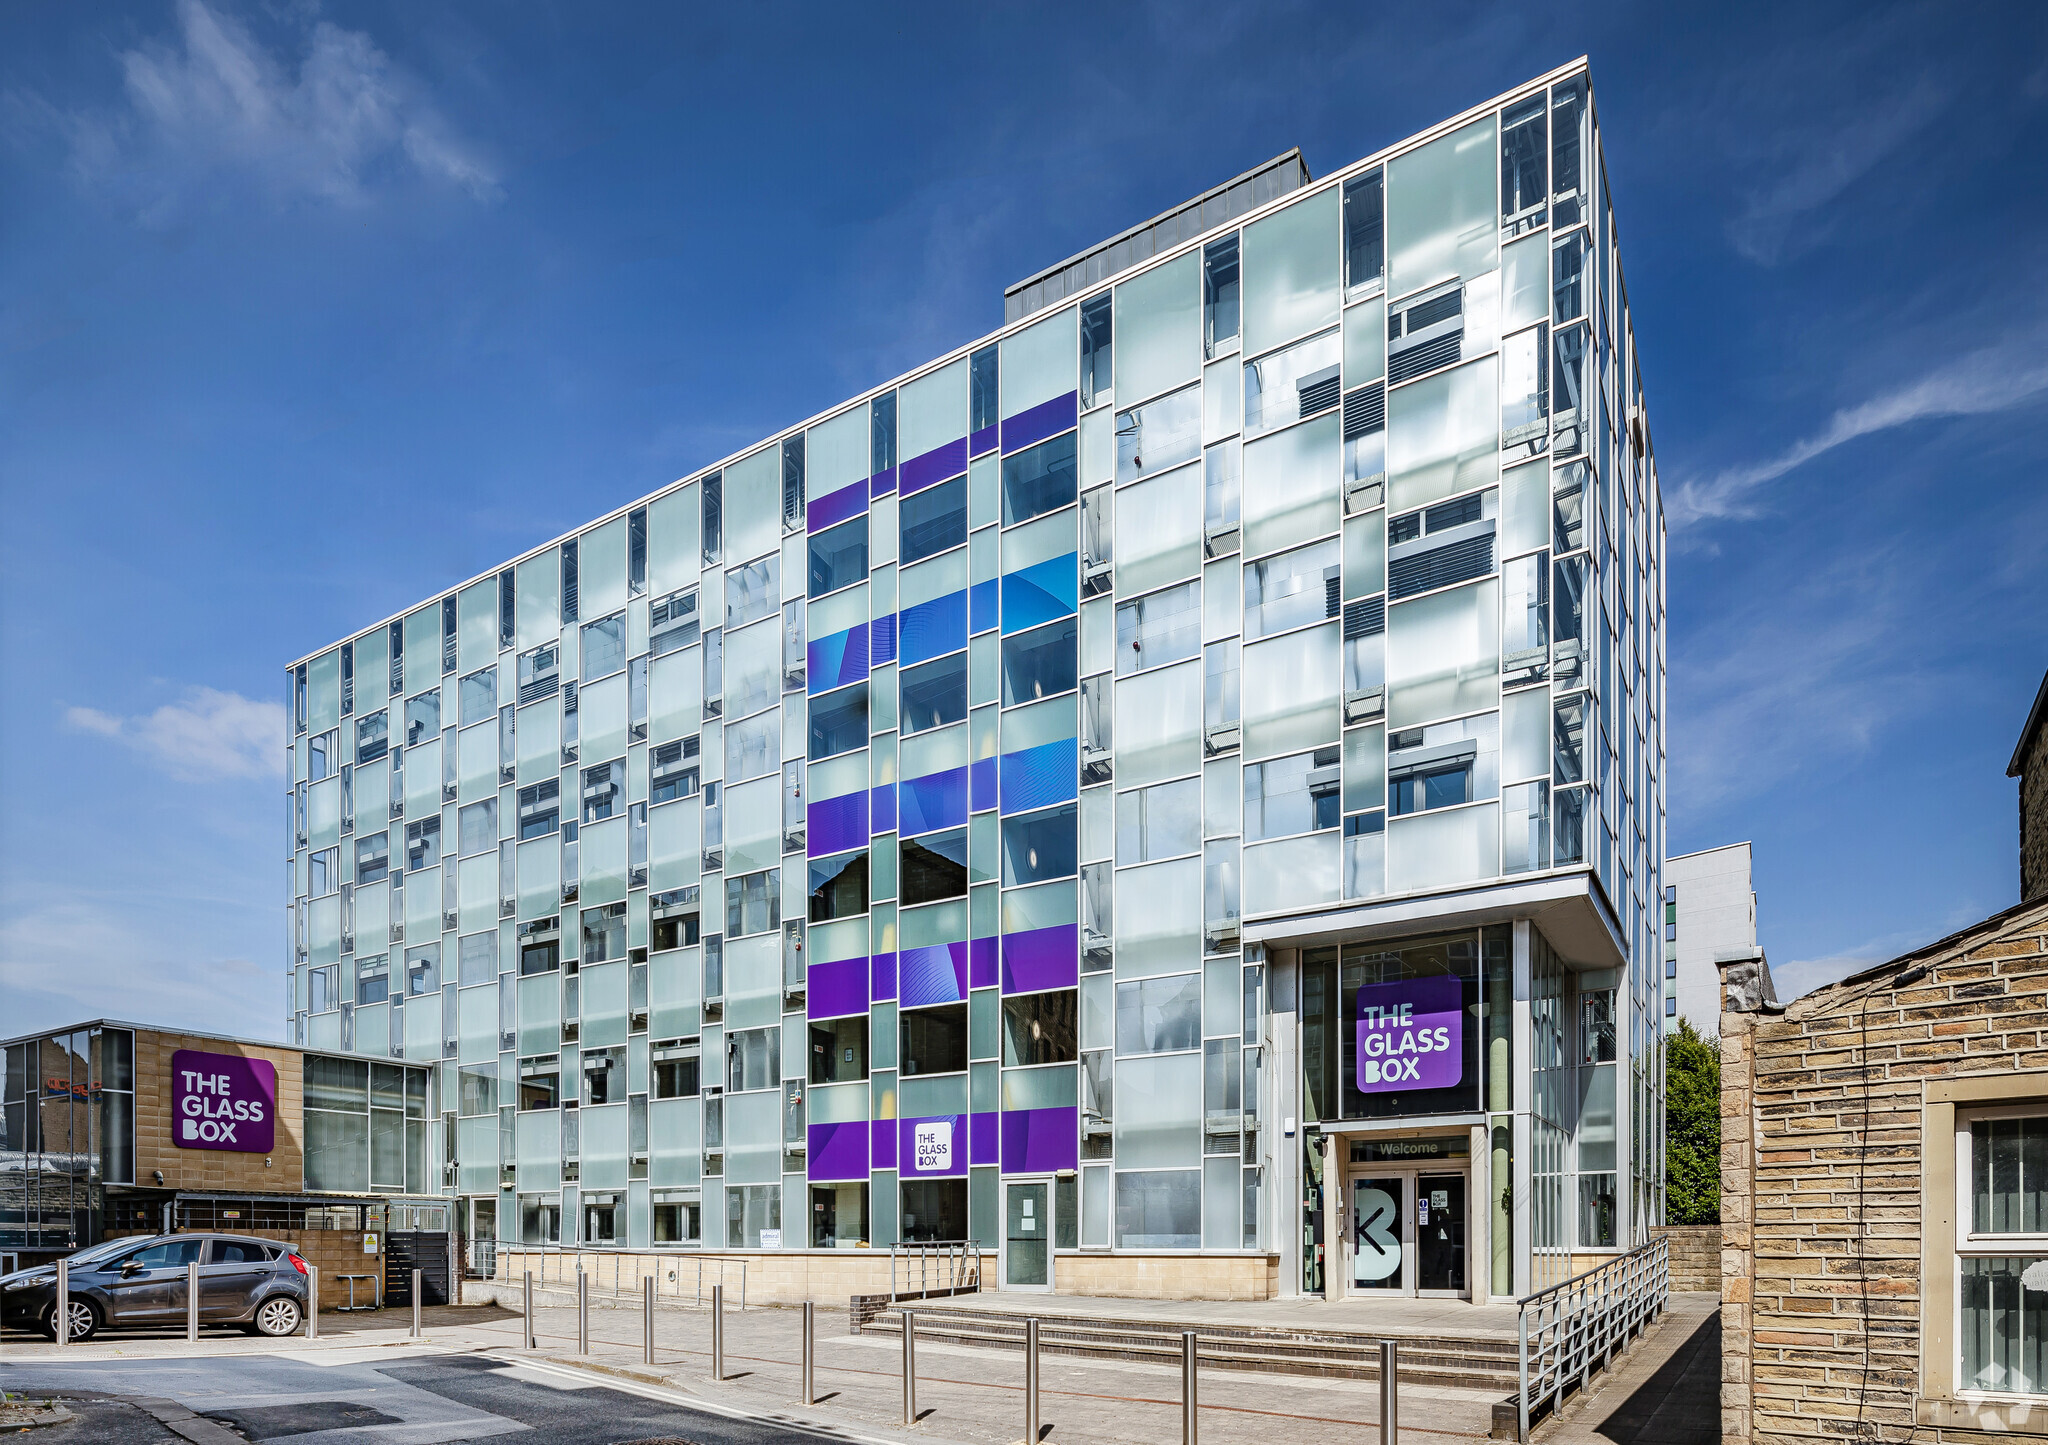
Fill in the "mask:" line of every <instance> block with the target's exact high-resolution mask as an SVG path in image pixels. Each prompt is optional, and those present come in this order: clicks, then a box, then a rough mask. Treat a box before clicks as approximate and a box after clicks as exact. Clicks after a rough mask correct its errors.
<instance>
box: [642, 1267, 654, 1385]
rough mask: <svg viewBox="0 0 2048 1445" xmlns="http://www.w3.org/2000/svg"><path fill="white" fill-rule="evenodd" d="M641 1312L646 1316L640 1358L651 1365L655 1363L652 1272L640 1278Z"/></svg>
mask: <svg viewBox="0 0 2048 1445" xmlns="http://www.w3.org/2000/svg"><path fill="white" fill-rule="evenodd" d="M640 1313H641V1314H642V1315H643V1316H645V1319H644V1321H643V1325H642V1335H643V1338H642V1340H641V1348H640V1358H641V1360H642V1361H643V1362H644V1363H646V1364H650V1365H651V1364H653V1363H654V1276H653V1275H651V1274H650V1275H645V1276H643V1277H642V1278H641V1280H640Z"/></svg>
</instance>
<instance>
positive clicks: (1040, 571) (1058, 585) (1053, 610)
mask: <svg viewBox="0 0 2048 1445" xmlns="http://www.w3.org/2000/svg"><path fill="white" fill-rule="evenodd" d="M1079 566H1080V554H1079V553H1078V552H1068V553H1065V554H1063V555H1061V556H1058V557H1048V558H1047V559H1046V560H1045V561H1043V562H1034V563H1032V564H1031V565H1030V566H1029V567H1022V568H1019V569H1018V570H1017V571H1015V572H1005V573H1004V574H1003V632H1004V634H1005V635H1007V634H1009V633H1012V632H1022V631H1023V630H1024V629H1025V628H1027V627H1036V626H1038V625H1039V623H1041V622H1051V621H1052V620H1053V619H1054V618H1057V617H1070V616H1072V615H1073V612H1074V608H1075V606H1076V605H1077V604H1078V602H1079V599H1080V595H1081V584H1080V574H1079V570H1078V569H1079Z"/></svg>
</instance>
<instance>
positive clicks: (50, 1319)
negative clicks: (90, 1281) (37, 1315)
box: [43, 1299, 100, 1344]
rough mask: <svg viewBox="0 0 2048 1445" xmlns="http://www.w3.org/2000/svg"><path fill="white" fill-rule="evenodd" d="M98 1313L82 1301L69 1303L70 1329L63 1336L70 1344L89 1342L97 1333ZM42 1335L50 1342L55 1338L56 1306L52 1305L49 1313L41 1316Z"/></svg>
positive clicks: (98, 1327)
mask: <svg viewBox="0 0 2048 1445" xmlns="http://www.w3.org/2000/svg"><path fill="white" fill-rule="evenodd" d="M99 1329H100V1315H99V1311H98V1310H96V1309H94V1308H93V1307H92V1306H91V1305H90V1304H88V1303H86V1301H84V1300H82V1299H74V1300H72V1301H71V1329H70V1331H69V1332H68V1334H67V1335H66V1336H65V1338H66V1340H67V1341H68V1342H69V1343H71V1344H77V1343H78V1342H79V1341H80V1340H89V1339H91V1338H92V1337H93V1336H94V1335H96V1334H98V1333H99ZM43 1333H44V1334H46V1335H48V1336H49V1337H50V1338H51V1339H52V1340H54V1339H56V1338H57V1306H56V1305H55V1304H54V1303H53V1304H51V1306H50V1310H49V1313H48V1314H46V1315H44V1316H43Z"/></svg>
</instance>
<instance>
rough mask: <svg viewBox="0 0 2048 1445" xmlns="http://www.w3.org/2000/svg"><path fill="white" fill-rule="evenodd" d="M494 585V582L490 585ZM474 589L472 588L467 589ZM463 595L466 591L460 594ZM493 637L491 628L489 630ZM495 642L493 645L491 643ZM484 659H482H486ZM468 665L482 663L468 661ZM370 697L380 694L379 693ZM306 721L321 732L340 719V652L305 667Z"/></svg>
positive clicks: (328, 654) (330, 654)
mask: <svg viewBox="0 0 2048 1445" xmlns="http://www.w3.org/2000/svg"><path fill="white" fill-rule="evenodd" d="M492 585H494V586H495V584H492ZM475 590H476V588H474V587H472V588H471V589H470V591H471V592H474V591H475ZM463 595H464V596H465V597H466V596H467V595H468V594H467V593H465V594H463ZM493 635H494V636H495V629H494V630H493ZM494 645H495V644H494ZM487 660H488V659H486V661H487ZM469 665H470V666H482V663H472V664H469ZM373 696H376V697H382V696H383V693H382V692H377V693H374V694H373ZM306 720H307V723H308V725H309V726H310V727H311V729H312V730H313V731H314V732H316V733H324V732H326V731H327V730H328V729H329V728H331V727H333V726H334V725H335V724H336V723H337V722H339V721H340V720H341V651H340V649H339V648H337V649H335V650H333V651H330V652H323V653H321V654H320V655H319V656H318V657H316V658H314V659H313V661H312V662H311V663H310V664H308V665H307V668H306Z"/></svg>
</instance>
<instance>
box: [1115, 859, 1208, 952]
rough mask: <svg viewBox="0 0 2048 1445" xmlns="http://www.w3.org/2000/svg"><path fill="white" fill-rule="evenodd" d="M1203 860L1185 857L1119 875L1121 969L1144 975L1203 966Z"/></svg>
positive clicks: (1118, 946) (1117, 887) (1117, 899)
mask: <svg viewBox="0 0 2048 1445" xmlns="http://www.w3.org/2000/svg"><path fill="white" fill-rule="evenodd" d="M1201 887H1202V860H1201V859H1200V858H1181V859H1177V860H1175V861H1174V862H1171V863H1153V864H1150V865H1148V866H1146V867H1143V868H1127V869H1123V870H1120V871H1119V872H1118V873H1117V875H1116V921H1117V939H1116V974H1117V977H1118V978H1145V977H1148V976H1149V975H1152V974H1160V973H1177V972H1180V971H1182V970H1185V969H1192V968H1196V967H1199V966H1200V964H1201V960H1202V928H1201V918H1200V915H1199V912H1198V910H1196V909H1194V908H1192V907H1190V906H1189V903H1190V902H1191V901H1192V900H1193V899H1195V898H1198V897H1200V896H1201Z"/></svg>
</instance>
